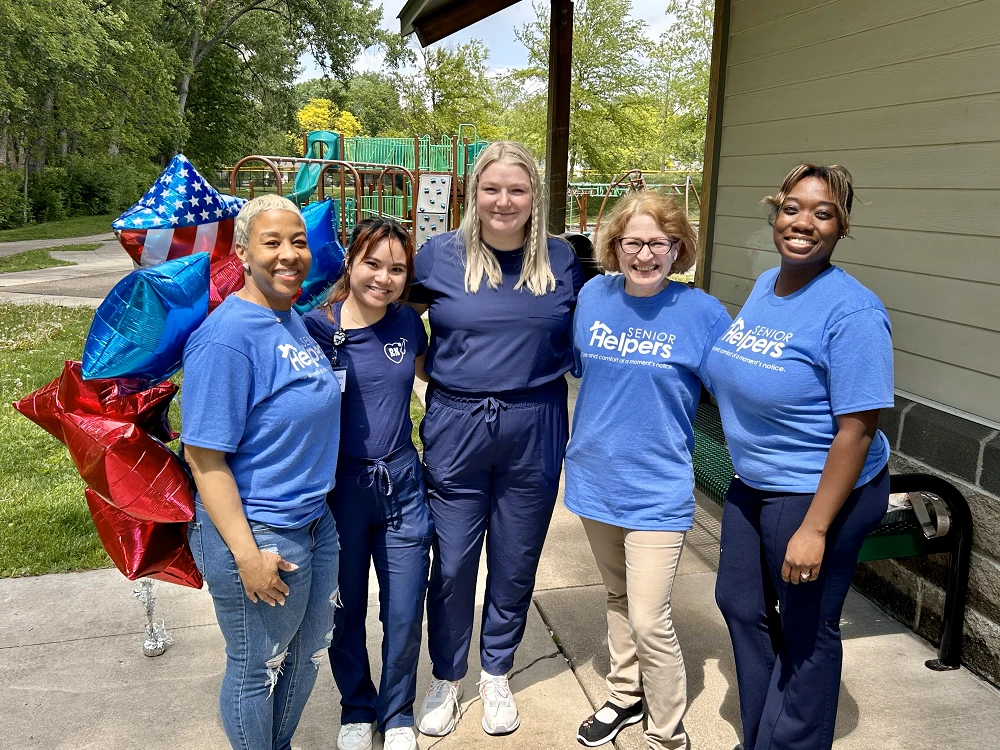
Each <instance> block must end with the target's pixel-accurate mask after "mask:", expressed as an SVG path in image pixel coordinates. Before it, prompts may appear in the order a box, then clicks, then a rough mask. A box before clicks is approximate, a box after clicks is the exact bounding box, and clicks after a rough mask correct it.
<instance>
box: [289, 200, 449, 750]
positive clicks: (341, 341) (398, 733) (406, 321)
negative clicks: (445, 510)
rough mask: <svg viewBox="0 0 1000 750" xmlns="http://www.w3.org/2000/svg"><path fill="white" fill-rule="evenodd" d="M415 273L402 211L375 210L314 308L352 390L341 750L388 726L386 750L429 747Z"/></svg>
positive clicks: (343, 447)
mask: <svg viewBox="0 0 1000 750" xmlns="http://www.w3.org/2000/svg"><path fill="white" fill-rule="evenodd" d="M412 277H413V240H412V239H411V238H410V235H409V234H408V233H407V232H406V231H405V230H404V229H403V228H402V227H401V226H400V225H399V224H397V223H396V222H395V221H393V220H392V219H389V218H384V217H379V218H372V219H366V220H365V221H363V222H361V223H360V224H358V225H357V226H356V227H355V228H354V232H353V233H352V235H351V242H350V245H349V247H348V251H347V257H346V258H345V260H344V273H343V275H342V276H341V278H340V280H339V281H338V282H337V285H336V286H335V287H334V288H333V291H332V292H331V294H330V298H329V300H328V301H327V302H326V303H325V304H324V305H323V306H322V307H320V308H319V309H317V310H314V311H312V312H310V313H307V314H306V315H305V322H306V327H307V328H308V329H309V333H310V334H312V336H313V338H315V339H316V340H317V341H318V342H319V344H320V346H322V347H323V350H324V351H325V352H326V355H327V356H328V357H329V358H330V361H331V362H332V363H333V368H334V371H335V372H336V373H337V374H338V377H340V378H342V383H343V389H344V396H343V407H342V411H341V415H340V428H339V429H340V458H339V460H338V462H337V483H336V485H335V486H334V488H333V491H332V492H331V493H330V495H329V498H328V502H329V504H330V508H331V510H332V511H333V517H334V519H335V520H336V522H337V529H338V531H339V532H340V596H341V602H342V604H343V606H342V607H341V608H339V609H338V610H337V613H336V627H335V628H334V631H333V644H332V645H331V647H330V664H331V665H332V667H333V677H334V679H335V680H336V682H337V687H338V688H339V690H340V695H341V698H340V705H341V728H340V734H339V736H338V737H337V748H338V750H369V749H370V748H371V747H372V736H373V731H374V729H376V728H377V730H378V731H380V732H382V733H383V734H384V738H385V743H384V744H385V747H386V750H416V747H417V739H416V734H415V732H414V730H413V702H414V697H415V695H416V679H417V657H418V656H419V655H420V630H421V626H422V624H423V611H424V595H425V593H426V591H427V573H428V567H429V565H430V548H431V538H432V537H433V535H434V524H433V523H432V522H431V518H430V513H429V511H428V509H427V499H426V494H425V492H424V482H423V468H422V467H421V465H420V456H419V455H418V454H417V449H416V448H415V447H414V446H413V440H412V438H411V433H412V431H413V425H412V424H411V422H410V394H411V393H412V391H413V377H414V373H418V374H420V375H421V376H423V360H424V353H425V351H426V350H427V332H426V331H425V330H424V324H423V321H421V320H420V316H419V315H417V313H416V312H415V311H414V310H413V309H411V308H409V307H406V306H404V305H401V304H400V303H399V302H398V300H399V299H400V298H401V297H403V296H404V295H405V293H406V289H407V287H408V286H409V283H410V280H411V279H412ZM372 562H374V564H375V573H376V575H377V576H378V581H379V609H380V614H379V620H381V622H382V625H383V630H382V678H381V683H380V685H379V689H378V690H376V689H375V684H374V683H373V682H372V676H371V667H370V666H369V663H368V647H367V643H366V641H367V635H366V632H365V618H366V616H367V614H368V570H369V567H370V564H371V563H372ZM373 723H374V724H375V727H373Z"/></svg>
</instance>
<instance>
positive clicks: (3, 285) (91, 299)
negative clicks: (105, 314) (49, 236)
mask: <svg viewBox="0 0 1000 750" xmlns="http://www.w3.org/2000/svg"><path fill="white" fill-rule="evenodd" d="M106 238H107V235H96V236H95V237H93V238H90V237H79V238H76V239H73V240H61V241H57V240H33V241H32V242H33V243H35V244H42V246H43V247H53V246H55V245H66V244H81V243H83V242H85V241H100V240H106ZM43 243H48V244H43ZM7 244H9V245H15V244H28V243H7ZM7 249H8V248H7V247H6V246H0V255H6V254H10V253H8V252H7ZM29 249H30V248H29ZM51 255H52V257H53V258H56V259H58V260H65V261H68V262H70V263H74V264H75V265H72V266H58V267H56V268H41V269H38V270H35V271H18V272H17V273H5V274H0V300H4V301H6V302H15V303H19V304H30V303H42V302H44V303H48V304H53V305H68V306H74V307H78V306H83V307H97V306H98V305H100V304H101V302H102V301H103V300H104V298H105V297H106V296H107V295H108V292H110V291H111V289H112V288H113V287H114V285H115V284H117V283H118V282H119V281H121V280H122V279H123V278H124V277H125V276H126V275H127V274H129V273H130V272H131V271H132V270H133V268H134V265H133V263H132V259H131V258H130V257H129V256H128V255H127V254H126V252H125V251H124V250H123V249H122V247H121V245H119V244H118V242H117V240H115V239H114V237H113V236H112V238H111V240H110V241H105V242H104V244H102V245H101V247H99V248H97V249H96V250H91V251H86V252H77V251H64V252H53V253H51Z"/></svg>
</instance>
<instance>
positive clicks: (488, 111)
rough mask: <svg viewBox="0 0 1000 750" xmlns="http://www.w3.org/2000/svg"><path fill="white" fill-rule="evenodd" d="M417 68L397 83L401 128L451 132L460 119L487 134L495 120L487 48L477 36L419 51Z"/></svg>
mask: <svg viewBox="0 0 1000 750" xmlns="http://www.w3.org/2000/svg"><path fill="white" fill-rule="evenodd" d="M419 54H420V63H421V64H420V67H419V69H418V71H417V72H416V73H415V74H413V75H411V76H408V77H405V78H404V79H403V82H402V93H401V99H402V110H403V112H402V114H403V125H404V128H405V129H406V130H407V131H408V132H410V133H429V134H430V135H432V136H435V137H438V136H441V135H454V134H455V133H457V132H458V126H459V124H461V123H472V124H474V125H477V127H478V129H479V132H480V135H482V136H484V137H489V133H490V124H491V123H492V122H493V121H494V120H495V115H494V112H493V110H494V103H493V86H492V82H491V81H490V79H489V76H488V75H487V73H488V67H487V64H486V63H487V60H488V59H489V56H490V51H489V49H488V48H487V47H486V45H485V44H483V43H482V42H481V41H480V40H478V39H473V40H472V41H470V42H468V43H466V44H459V45H457V46H446V45H441V46H431V47H426V48H424V49H422V50H420V53H419Z"/></svg>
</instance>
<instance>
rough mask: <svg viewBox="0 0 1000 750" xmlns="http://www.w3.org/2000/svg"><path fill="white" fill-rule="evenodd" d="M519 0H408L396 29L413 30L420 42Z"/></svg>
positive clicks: (438, 37) (448, 33)
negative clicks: (398, 27)
mask: <svg viewBox="0 0 1000 750" xmlns="http://www.w3.org/2000/svg"><path fill="white" fill-rule="evenodd" d="M517 2H519V0H409V2H408V3H407V4H406V5H405V6H403V9H402V10H401V11H400V12H399V16H398V18H399V23H400V33H401V34H402V35H403V36H407V35H409V34H416V35H417V39H419V40H420V44H421V46H423V47H426V46H427V45H428V44H433V43H434V42H437V41H440V40H442V39H444V38H445V37H446V36H451V35H452V34H454V33H455V32H457V31H461V30H462V29H464V28H466V27H467V26H471V25H472V24H474V23H476V22H477V21H482V20H483V19H484V18H487V17H489V16H492V15H493V14H494V13H497V12H499V11H501V10H503V9H504V8H508V7H510V6H511V5H515V4H516V3H517Z"/></svg>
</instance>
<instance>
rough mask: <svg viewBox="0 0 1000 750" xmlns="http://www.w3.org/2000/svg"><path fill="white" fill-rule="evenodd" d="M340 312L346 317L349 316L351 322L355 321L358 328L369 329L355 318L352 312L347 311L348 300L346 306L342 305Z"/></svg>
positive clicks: (345, 301) (345, 302)
mask: <svg viewBox="0 0 1000 750" xmlns="http://www.w3.org/2000/svg"><path fill="white" fill-rule="evenodd" d="M340 310H341V312H343V313H344V314H345V315H347V317H348V318H350V319H351V320H353V321H354V325H356V326H358V327H359V328H367V326H366V325H365V324H364V323H362V322H361V321H359V320H358V319H357V318H355V317H354V316H353V315H351V311H350V310H348V309H347V300H344V304H342V305H341V306H340Z"/></svg>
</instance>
